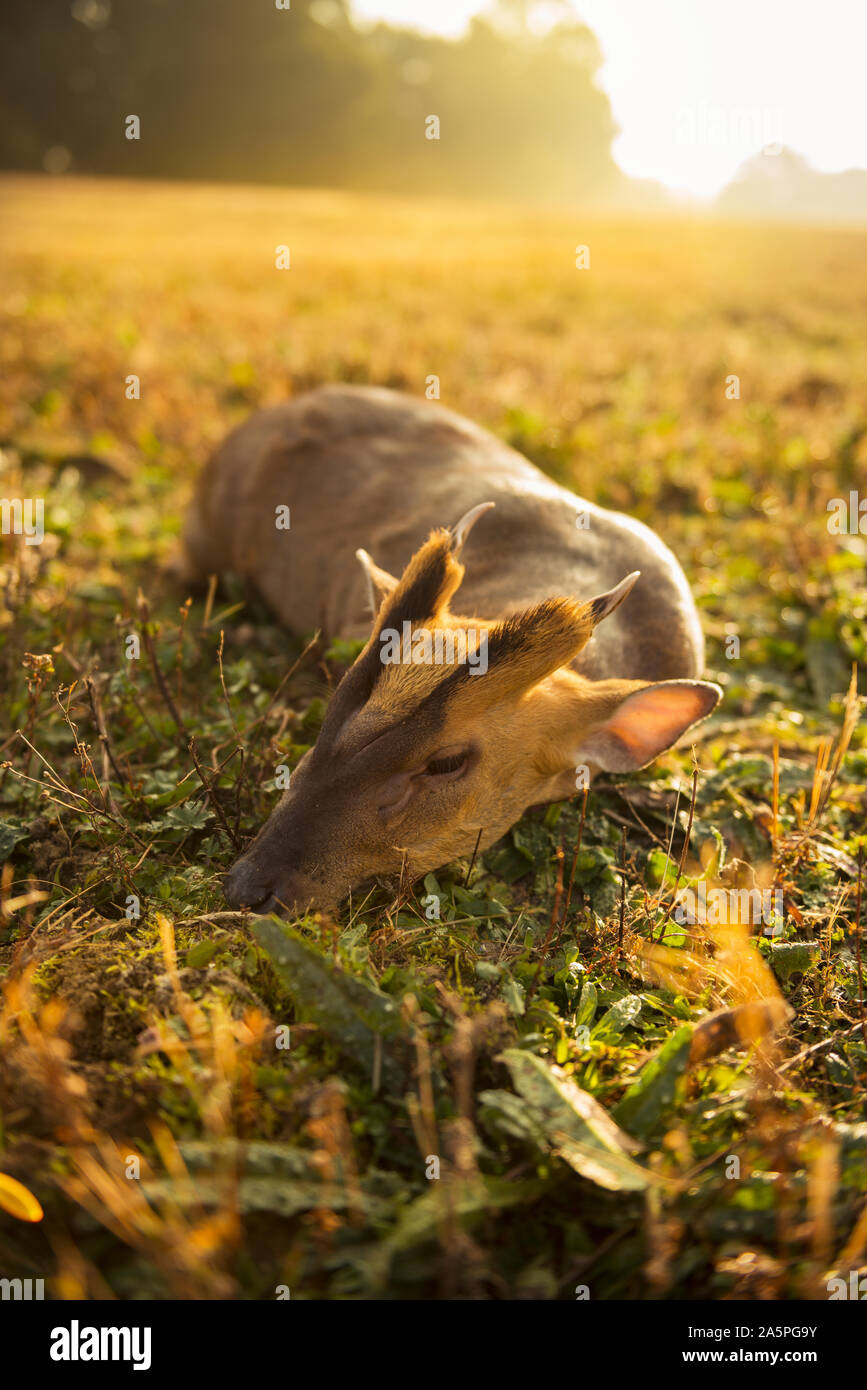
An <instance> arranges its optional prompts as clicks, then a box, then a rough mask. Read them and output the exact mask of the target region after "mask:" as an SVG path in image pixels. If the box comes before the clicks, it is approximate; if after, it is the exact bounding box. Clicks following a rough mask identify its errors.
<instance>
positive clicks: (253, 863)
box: [223, 854, 322, 917]
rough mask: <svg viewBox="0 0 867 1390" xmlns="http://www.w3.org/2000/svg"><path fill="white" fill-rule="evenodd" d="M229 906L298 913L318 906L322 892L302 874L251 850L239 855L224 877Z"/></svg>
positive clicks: (280, 914)
mask: <svg viewBox="0 0 867 1390" xmlns="http://www.w3.org/2000/svg"><path fill="white" fill-rule="evenodd" d="M223 892H224V893H225V895H226V901H227V902H228V904H229V906H230V907H232V908H235V909H241V908H249V909H250V911H251V912H256V913H259V914H260V915H264V914H267V913H269V912H275V913H277V914H278V915H279V916H281V917H283V916H289V917H299V916H301V915H302V914H303V913H304V912H305V911H306V910H307V909H308V908H310V907H318V906H321V905H322V904H321V903H320V902H319V901H318V899H319V898H320V897H321V894H319V893H317V891H316V889H315V887H314V885H313V884H312V883H311V882H310V881H309V880H308V879H306V878H305V877H304V875H303V874H299V873H295V872H294V871H293V870H291V869H280V870H275V869H274V868H273V867H272V866H270V865H268V864H265V863H263V862H262V860H260V859H258V858H256V857H254V856H253V855H252V854H245V855H242V857H241V858H240V859H237V860H236V861H235V863H234V864H233V865H232V867H231V869H230V870H229V872H228V874H227V875H226V877H225V879H224V881H223Z"/></svg>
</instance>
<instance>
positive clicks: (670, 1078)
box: [614, 1024, 692, 1137]
mask: <svg viewBox="0 0 867 1390" xmlns="http://www.w3.org/2000/svg"><path fill="white" fill-rule="evenodd" d="M691 1042H692V1028H691V1027H690V1026H689V1025H688V1024H685V1025H684V1026H683V1027H682V1028H678V1029H677V1031H676V1032H674V1033H672V1035H671V1037H670V1038H669V1039H668V1041H667V1042H666V1043H665V1044H664V1045H663V1046H662V1047H661V1048H660V1049H659V1052H657V1054H656V1056H655V1057H651V1059H650V1061H649V1062H646V1063H645V1065H644V1066H643V1067H642V1068H641V1071H640V1072H639V1073H638V1076H637V1077H636V1079H635V1081H633V1083H632V1085H631V1086H630V1087H629V1090H628V1091H627V1092H626V1095H625V1096H624V1097H623V1099H622V1101H621V1102H620V1104H619V1105H617V1106H615V1108H614V1115H615V1116H616V1118H617V1122H618V1124H622V1125H626V1126H627V1127H628V1129H629V1131H630V1133H632V1134H640V1135H641V1136H642V1137H644V1136H646V1135H648V1134H650V1133H651V1131H652V1130H653V1128H654V1126H655V1125H656V1123H657V1121H658V1119H659V1118H660V1116H661V1115H662V1114H663V1112H664V1111H665V1110H667V1109H668V1108H669V1107H670V1106H671V1105H672V1103H673V1102H674V1098H675V1094H676V1091H677V1084H678V1082H679V1080H680V1078H681V1076H682V1075H683V1073H684V1072H685V1071H686V1065H687V1062H688V1060H689V1048H690V1043H691Z"/></svg>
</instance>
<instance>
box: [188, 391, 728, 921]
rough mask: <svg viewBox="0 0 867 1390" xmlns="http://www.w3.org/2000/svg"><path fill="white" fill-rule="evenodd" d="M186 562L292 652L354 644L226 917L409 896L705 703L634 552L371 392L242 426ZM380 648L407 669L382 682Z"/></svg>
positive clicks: (490, 441)
mask: <svg viewBox="0 0 867 1390" xmlns="http://www.w3.org/2000/svg"><path fill="white" fill-rule="evenodd" d="M286 507H288V508H289V513H288V515H289V517H290V524H289V527H288V529H282V528H280V527H278V526H277V524H276V522H275V517H276V516H277V515H278V509H280V508H284V509H285V508H286ZM280 514H281V515H283V516H284V517H285V515H286V513H285V511H284V512H282V513H280ZM579 516H580V517H583V518H584V522H585V524H584V525H583V526H582V527H580V528H579V527H577V526H576V517H579ZM458 518H459V519H460V520H456V519H458ZM448 519H455V520H456V524H455V525H454V526H453V528H452V529H451V530H447V529H443V527H442V523H443V521H444V520H448ZM470 532H472V536H471V539H470ZM465 546H466V547H467V563H466V568H465V566H464V563H463V560H462V551H463V549H464V547H465ZM184 551H185V557H186V558H185V563H186V570H187V574H188V577H190V578H193V577H199V578H204V577H207V576H208V575H210V574H214V573H221V572H225V571H232V572H234V573H235V574H237V575H239V576H241V577H243V578H244V579H246V580H247V581H248V582H249V583H250V584H251V585H252V586H253V587H254V588H255V589H256V590H257V591H258V592H259V593H260V594H261V595H262V597H263V598H264V599H265V600H266V601H267V603H268V604H269V605H270V607H271V608H272V609H273V610H274V612H275V613H276V614H277V615H278V616H279V617H280V618H281V619H282V621H283V622H284V623H285V624H286V625H287V627H289V628H291V629H292V630H294V631H295V632H297V633H303V632H309V631H311V630H314V629H316V628H319V629H321V630H322V631H323V632H324V633H325V634H327V635H328V636H329V637H345V638H364V639H366V646H365V648H364V650H363V651H362V652H361V654H360V656H359V657H358V660H357V661H356V662H355V664H354V665H353V666H352V667H351V668H350V670H349V671H348V672H347V673H346V675H345V676H344V678H343V680H342V681H341V682H340V684H339V686H338V688H337V690H336V692H335V694H334V696H333V698H332V700H331V703H330V705H329V707H328V710H327V712H326V716H325V720H324V722H323V725H322V729H321V732H320V735H319V738H318V740H317V742H316V745H315V746H314V747H313V748H312V749H311V750H310V751H309V752H308V753H306V754H305V756H304V757H303V758H302V760H301V762H300V763H299V765H298V767H297V768H296V770H295V771H294V772H293V774H292V779H291V785H290V787H289V789H288V791H286V793H285V794H284V796H283V798H282V800H281V801H280V803H279V804H278V805H277V807H276V808H275V810H274V811H273V813H272V814H271V816H270V817H269V819H268V821H267V822H266V824H265V826H264V827H263V828H262V830H261V831H260V832H259V834H258V836H257V837H256V839H255V840H254V841H253V843H252V844H251V846H250V847H249V848H248V849H247V851H246V852H245V854H244V855H243V856H242V857H241V858H240V859H239V860H238V861H237V862H236V863H235V864H234V865H233V867H232V869H231V871H230V873H229V875H228V878H227V880H226V885H225V888H226V895H227V897H228V899H229V902H230V904H231V905H233V906H242V905H243V906H249V907H251V908H253V909H255V910H256V911H259V912H266V911H279V912H282V913H284V914H287V913H288V914H298V913H301V912H303V911H305V910H308V909H320V910H328V909H332V908H334V907H335V906H336V905H337V904H338V903H339V902H340V901H341V900H342V898H343V897H345V896H346V894H347V893H348V892H349V891H350V890H351V889H353V888H355V887H358V886H359V885H361V884H362V883H364V882H365V881H369V880H370V879H372V878H377V877H382V876H386V877H391V876H394V877H396V876H398V875H404V876H405V877H406V878H409V879H415V878H418V877H419V876H421V875H422V874H424V873H426V872H428V871H429V870H431V869H435V868H439V867H440V866H441V865H443V864H444V863H447V862H449V861H450V860H452V859H455V858H457V857H459V856H461V855H469V854H471V853H472V852H473V850H474V848H475V846H476V844H477V843H479V845H480V848H481V849H484V848H486V847H487V846H488V845H490V844H492V843H493V842H494V841H495V840H496V839H498V838H499V836H501V835H502V834H504V833H505V831H507V830H508V829H509V827H510V826H511V825H513V824H514V822H515V821H516V820H517V819H518V818H519V817H520V816H521V814H522V813H523V812H524V810H526V808H527V807H528V806H530V805H533V804H537V803H540V802H545V801H551V800H558V799H561V798H563V797H566V796H570V795H572V794H574V792H575V787H576V769H586V770H587V772H588V773H590V774H592V773H595V772H597V771H600V770H601V771H609V772H627V771H632V770H635V769H637V768H640V767H644V766H646V765H647V764H648V763H649V762H651V761H652V760H653V759H654V758H655V757H656V756H657V755H658V754H659V753H661V752H663V751H664V750H665V749H667V748H670V747H671V746H672V744H674V743H675V742H676V741H677V739H678V738H679V737H681V735H682V734H683V733H685V731H686V730H687V729H688V728H690V727H691V726H692V725H693V724H694V723H695V722H696V721H698V720H700V719H703V718H704V717H705V716H706V715H707V714H708V713H710V711H711V710H712V709H713V708H714V706H715V705H716V704H717V702H718V700H719V698H720V694H721V692H720V690H719V687H717V686H715V685H712V684H710V683H708V682H705V681H701V680H700V679H698V678H699V677H700V675H701V672H702V668H703V639H702V634H701V628H700V624H699V621H698V615H697V613H696V610H695V605H694V603H693V600H692V596H691V594H690V591H689V588H688V585H687V582H686V579H685V577H684V575H683V572H682V570H681V568H680V566H679V564H678V562H677V560H676V559H675V557H674V555H673V554H672V553H671V551H669V550H668V549H667V548H666V547H665V546H664V545H663V544H662V542H661V541H660V540H659V539H658V537H657V536H655V535H654V533H653V532H652V531H650V530H649V529H648V528H647V527H646V526H643V525H641V524H640V523H639V522H637V521H634V520H633V519H632V518H630V517H628V516H625V515H622V514H620V513H617V512H611V511H606V510H605V509H603V508H601V507H597V506H595V505H594V504H593V503H590V502H586V501H583V500H582V499H580V498H578V497H576V496H575V495H573V494H572V493H571V492H569V491H568V490H567V489H566V488H563V487H559V486H558V485H557V484H555V483H553V482H551V481H550V479H548V478H546V477H545V476H544V474H542V473H540V472H539V470H538V469H536V468H535V467H534V466H533V465H532V464H530V463H528V462H527V460H526V459H524V458H522V457H521V456H520V455H519V454H517V453H515V452H514V450H512V449H510V448H508V447H507V446H506V445H505V444H503V443H502V442H500V441H499V440H497V439H496V438H494V437H493V436H492V435H490V434H488V433H487V432H485V431H484V430H482V429H479V428H478V427H476V426H475V425H473V424H471V423H470V422H469V421H467V420H464V419H462V418H461V417H460V416H458V415H455V414H453V413H452V412H450V411H448V410H446V409H444V408H443V407H441V406H439V405H433V404H430V403H428V402H424V401H420V400H416V399H413V398H409V397H407V396H404V395H401V394H398V393H396V392H393V391H388V390H382V389H375V388H361V387H348V386H328V387H323V388H320V389H319V390H316V391H313V392H310V393H309V394H308V395H305V396H302V397H300V398H299V399H298V400H296V401H292V402H291V403H289V404H287V405H281V406H276V407H273V408H270V409H266V410H261V411H259V412H257V413H256V414H255V415H253V416H252V417H251V418H250V419H249V420H247V421H246V422H245V423H244V424H243V425H241V426H240V427H239V428H238V429H236V430H234V431H233V432H232V434H230V435H229V436H228V438H227V439H226V440H225V442H224V443H223V444H222V446H221V447H220V448H219V449H218V450H217V452H216V453H215V455H214V456H213V458H212V459H211V461H210V463H209V465H208V467H207V468H206V470H205V471H204V473H203V475H202V477H201V479H200V481H199V485H198V489H197V493H196V497H195V499H194V502H193V504H192V506H191V508H190V512H189V515H188V520H187V526H186V531H185V536H184ZM372 557H373V558H372ZM637 572H640V574H639V573H637ZM455 604H456V605H458V609H457V611H456V610H455V607H454V606H453V605H455ZM461 615H463V616H461ZM468 615H471V616H468ZM394 633H396V634H404V635H405V639H406V641H407V643H408V644H411V646H410V645H406V646H404V647H403V648H401V655H400V657H399V659H395V660H391V661H385V660H384V654H385V652H386V648H387V646H388V644H389V643H391V649H394V639H393V638H392V637H390V636H389V635H388V634H394ZM461 643H462V644H463V648H464V656H463V659H462V660H461V659H460V658H459V655H456V654H455V653H459V651H460V645H461ZM414 650H418V651H419V652H420V654H421V657H422V658H424V657H425V654H426V652H434V651H435V652H437V653H442V652H445V653H447V654H449V655H448V656H447V657H446V658H445V659H441V660H439V661H437V660H433V659H420V660H413V659H412V651H414ZM482 657H484V661H482ZM474 662H475V666H474V664H473V663H474ZM483 666H484V670H483V669H482V667H483Z"/></svg>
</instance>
